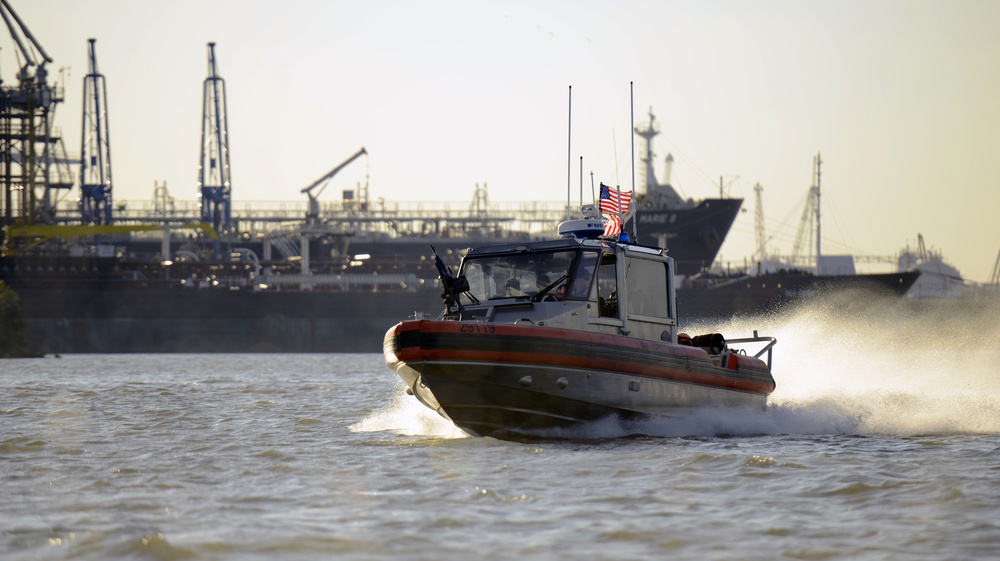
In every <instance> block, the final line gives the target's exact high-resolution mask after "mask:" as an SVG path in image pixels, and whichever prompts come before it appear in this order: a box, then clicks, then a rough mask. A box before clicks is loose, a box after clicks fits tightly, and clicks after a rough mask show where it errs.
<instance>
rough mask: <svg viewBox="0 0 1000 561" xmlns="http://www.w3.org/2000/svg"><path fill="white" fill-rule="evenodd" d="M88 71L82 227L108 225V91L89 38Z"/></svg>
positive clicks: (83, 130) (82, 143) (82, 130)
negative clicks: (98, 69)
mask: <svg viewBox="0 0 1000 561" xmlns="http://www.w3.org/2000/svg"><path fill="white" fill-rule="evenodd" d="M89 41H90V51H89V55H90V56H89V61H90V71H89V72H88V73H87V75H86V76H84V78H83V126H82V127H81V128H80V136H81V139H80V146H81V147H82V151H81V154H80V191H81V196H80V216H81V220H82V221H83V223H84V224H111V223H112V221H113V219H112V215H111V211H112V205H111V203H112V196H111V195H112V186H111V134H110V132H109V130H108V92H107V86H106V85H105V82H104V75H103V74H101V73H100V72H98V71H97V52H96V50H95V48H94V44H95V43H96V42H97V39H90V40H89Z"/></svg>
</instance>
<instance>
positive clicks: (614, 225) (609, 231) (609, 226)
mask: <svg viewBox="0 0 1000 561" xmlns="http://www.w3.org/2000/svg"><path fill="white" fill-rule="evenodd" d="M601 219H602V220H604V235H605V236H607V237H609V238H617V237H618V234H621V233H622V219H621V218H619V217H618V215H617V214H605V215H604V216H603V217H601Z"/></svg>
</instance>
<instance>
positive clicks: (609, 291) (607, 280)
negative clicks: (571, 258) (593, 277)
mask: <svg viewBox="0 0 1000 561" xmlns="http://www.w3.org/2000/svg"><path fill="white" fill-rule="evenodd" d="M597 309H598V311H599V312H600V314H601V317H604V318H616V317H618V275H617V272H616V271H615V256H614V254H610V253H608V254H605V255H603V256H601V266H600V267H599V268H598V269H597Z"/></svg>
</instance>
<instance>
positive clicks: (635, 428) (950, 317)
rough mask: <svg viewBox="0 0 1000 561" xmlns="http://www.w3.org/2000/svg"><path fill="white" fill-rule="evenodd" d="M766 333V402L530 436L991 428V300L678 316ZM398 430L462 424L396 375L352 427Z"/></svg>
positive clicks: (835, 304)
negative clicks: (769, 382) (722, 317)
mask: <svg viewBox="0 0 1000 561" xmlns="http://www.w3.org/2000/svg"><path fill="white" fill-rule="evenodd" d="M709 328H712V329H719V330H720V331H724V332H726V333H732V334H734V335H736V336H742V335H743V334H749V333H751V332H752V331H753V330H754V329H757V330H759V331H761V332H766V333H771V334H774V335H775V336H776V337H777V339H778V346H777V347H776V349H775V356H774V370H773V372H774V377H775V379H776V381H777V385H778V387H777V389H776V390H775V392H774V393H773V394H772V395H771V398H770V401H769V405H768V407H767V409H766V410H763V411H760V410H749V409H719V410H709V409H706V410H698V411H695V412H692V413H691V414H689V415H686V416H683V417H675V418H669V419H667V418H661V419H650V420H641V421H624V420H619V419H616V418H607V419H602V420H599V421H593V422H589V423H584V424H581V425H579V426H576V427H573V428H571V429H558V430H557V429H553V430H547V431H544V432H539V433H537V434H535V435H533V436H537V437H539V438H568V439H605V438H620V437H626V436H637V435H641V436H653V437H689V436H690V437H713V436H754V435H864V436H876V435H884V436H928V435H938V436H946V435H964V434H996V433H1000V373H998V371H997V368H996V365H997V364H1000V302H990V303H984V302H976V303H963V302H955V301H947V302H945V301H940V302H926V301H924V302H914V301H906V300H902V301H900V300H884V299H877V300H871V301H866V300H863V299H858V298H857V296H856V295H855V296H853V297H852V296H847V295H845V296H844V297H841V298H827V299H823V300H820V301H817V302H815V303H813V304H810V305H808V306H803V307H799V308H797V309H796V310H793V311H792V312H790V313H786V314H784V315H782V316H775V317H764V318H756V319H747V320H733V321H730V322H728V323H726V322H724V323H723V324H722V325H719V324H718V323H714V324H712V325H706V326H698V325H693V326H692V325H688V326H685V329H686V330H689V331H691V332H695V333H697V332H701V331H705V330H708V329H709ZM352 430H356V431H359V432H361V431H390V432H394V433H397V434H401V435H413V436H432V437H438V438H460V437H463V436H465V433H464V432H462V431H461V430H459V429H457V428H456V427H454V425H452V424H451V423H449V422H447V421H446V420H444V419H442V418H440V417H439V416H438V415H437V414H436V413H434V412H432V411H430V410H428V409H427V408H426V407H424V406H422V405H421V404H420V403H419V402H417V400H416V399H415V398H414V397H413V396H410V395H406V394H405V392H404V389H403V387H402V385H400V386H399V388H398V391H397V392H396V393H395V397H394V399H393V401H392V403H391V404H389V405H387V406H386V407H385V408H384V409H382V410H378V411H375V412H373V413H372V414H371V415H369V416H368V417H367V418H365V419H364V420H362V421H360V422H358V423H357V424H356V425H354V426H353V427H352Z"/></svg>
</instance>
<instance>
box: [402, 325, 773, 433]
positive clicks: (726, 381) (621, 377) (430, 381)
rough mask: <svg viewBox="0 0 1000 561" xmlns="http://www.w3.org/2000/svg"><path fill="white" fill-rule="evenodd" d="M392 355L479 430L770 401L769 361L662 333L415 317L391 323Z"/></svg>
mask: <svg viewBox="0 0 1000 561" xmlns="http://www.w3.org/2000/svg"><path fill="white" fill-rule="evenodd" d="M384 353H385V360H386V364H387V365H388V366H389V368H391V369H392V370H394V371H395V372H396V373H397V374H398V375H399V376H400V378H402V379H403V381H404V382H405V383H406V385H407V387H408V389H409V390H410V391H411V392H412V393H413V394H414V395H415V396H416V397H417V399H419V400H420V401H421V402H423V403H424V404H425V405H426V406H428V407H429V408H431V409H433V410H435V411H437V412H438V413H439V414H441V415H442V416H444V417H445V418H448V419H450V420H451V421H453V422H454V423H455V424H456V425H457V426H458V427H459V428H461V429H463V430H465V431H467V432H469V433H471V434H475V435H483V436H487V435H488V436H503V435H506V434H519V433H533V432H536V431H543V430H546V429H553V428H563V427H571V426H574V425H577V424H580V423H585V422H589V421H595V420H598V419H601V418H604V417H609V416H617V417H619V418H623V419H634V418H643V417H650V416H666V417H670V416H677V415H682V414H684V413H686V412H689V411H690V410H692V409H695V408H704V407H752V408H763V407H765V406H766V404H767V396H768V394H769V393H771V392H772V391H773V390H774V379H773V378H772V377H771V374H770V372H769V370H768V368H767V365H766V364H764V362H763V361H760V360H758V359H755V358H752V357H748V356H746V355H735V354H734V355H731V359H730V360H731V362H730V363H729V364H728V366H730V367H729V368H724V367H721V366H716V365H714V364H713V362H712V359H711V358H710V356H709V355H708V353H706V352H705V351H703V350H701V349H699V348H695V347H688V346H683V345H674V344H670V343H666V342H661V341H648V340H640V339H635V338H629V337H624V336H617V335H607V334H599V333H592V332H584V331H576V330H566V329H554V328H547V327H539V326H533V325H508V324H483V323H475V322H454V321H432V320H412V321H406V322H402V323H399V324H397V325H396V326H394V327H392V328H390V329H389V331H388V332H387V333H386V337H385V340H384Z"/></svg>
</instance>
